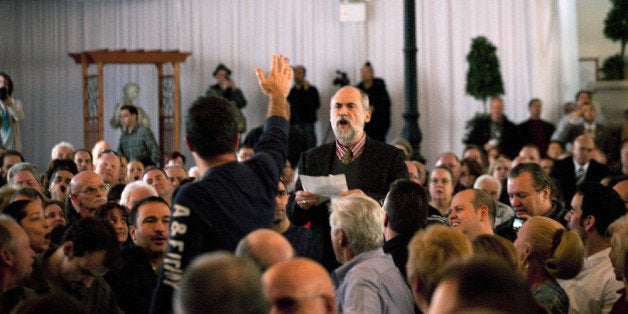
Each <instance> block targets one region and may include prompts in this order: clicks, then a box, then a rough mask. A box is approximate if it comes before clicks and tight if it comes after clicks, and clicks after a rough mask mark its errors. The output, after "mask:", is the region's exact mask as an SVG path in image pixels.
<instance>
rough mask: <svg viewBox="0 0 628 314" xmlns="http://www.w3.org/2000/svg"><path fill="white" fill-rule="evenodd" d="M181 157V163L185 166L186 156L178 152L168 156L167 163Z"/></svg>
mask: <svg viewBox="0 0 628 314" xmlns="http://www.w3.org/2000/svg"><path fill="white" fill-rule="evenodd" d="M179 157H181V161H183V164H184V165H185V155H183V154H181V153H179V152H178V151H174V152H172V153H170V154H168V156H166V162H168V161H170V160H173V159H177V158H179Z"/></svg>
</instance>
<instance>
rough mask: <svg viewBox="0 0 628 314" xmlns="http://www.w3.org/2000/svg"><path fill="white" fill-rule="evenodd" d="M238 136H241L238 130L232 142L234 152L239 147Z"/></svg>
mask: <svg viewBox="0 0 628 314" xmlns="http://www.w3.org/2000/svg"><path fill="white" fill-rule="evenodd" d="M240 136H241V134H240V132H238V133H236V137H235V143H233V144H234V146H233V147H235V150H234V151H236V152H237V151H238V149H239V148H240Z"/></svg>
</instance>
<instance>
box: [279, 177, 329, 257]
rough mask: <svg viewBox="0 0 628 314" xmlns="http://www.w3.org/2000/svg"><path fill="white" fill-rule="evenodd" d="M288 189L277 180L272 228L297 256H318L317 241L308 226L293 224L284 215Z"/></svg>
mask: <svg viewBox="0 0 628 314" xmlns="http://www.w3.org/2000/svg"><path fill="white" fill-rule="evenodd" d="M288 197H289V195H288V191H286V185H285V184H284V183H283V181H281V180H280V181H279V190H277V196H276V197H275V220H273V229H274V230H275V231H277V232H279V233H280V234H281V235H283V236H284V237H285V238H286V239H287V240H288V242H290V244H291V245H292V247H293V248H294V250H295V252H296V253H297V255H298V256H304V257H309V258H311V259H314V260H316V259H318V258H320V257H319V256H318V255H316V252H319V251H320V250H319V249H318V247H317V246H318V245H319V244H318V242H317V241H316V238H315V237H314V234H313V233H312V231H311V230H310V229H308V228H305V227H302V226H297V225H294V224H293V223H291V222H290V219H288V216H287V215H286V205H287V204H288Z"/></svg>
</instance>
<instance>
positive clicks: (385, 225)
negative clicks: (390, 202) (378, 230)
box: [384, 214, 389, 227]
mask: <svg viewBox="0 0 628 314" xmlns="http://www.w3.org/2000/svg"><path fill="white" fill-rule="evenodd" d="M388 223H389V221H388V214H384V227H388Z"/></svg>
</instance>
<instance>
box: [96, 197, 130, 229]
mask: <svg viewBox="0 0 628 314" xmlns="http://www.w3.org/2000/svg"><path fill="white" fill-rule="evenodd" d="M114 209H117V210H119V211H120V213H121V214H122V218H125V219H126V220H127V226H128V222H129V209H128V208H126V206H124V205H122V204H119V203H116V202H111V201H108V202H107V203H104V204H102V205H100V206H98V208H96V210H95V211H94V217H96V218H99V219H105V220H107V221H108V219H109V218H110V216H111V212H113V210H114Z"/></svg>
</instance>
